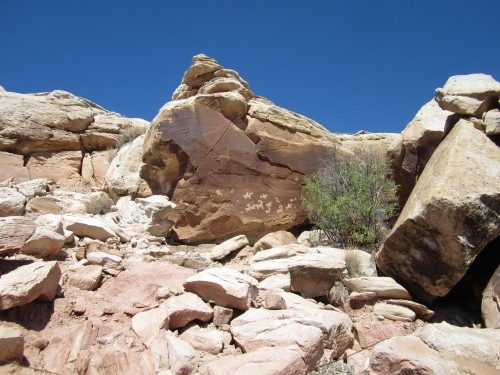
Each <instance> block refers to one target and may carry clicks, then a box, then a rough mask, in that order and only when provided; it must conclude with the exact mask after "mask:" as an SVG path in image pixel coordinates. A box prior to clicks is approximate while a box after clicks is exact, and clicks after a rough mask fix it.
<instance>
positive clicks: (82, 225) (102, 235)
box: [64, 215, 117, 241]
mask: <svg viewBox="0 0 500 375" xmlns="http://www.w3.org/2000/svg"><path fill="white" fill-rule="evenodd" d="M64 228H65V229H66V230H69V231H71V232H73V233H74V234H75V236H78V237H89V238H94V239H96V240H100V241H106V240H107V239H108V238H112V237H117V235H116V233H115V232H114V231H112V230H111V229H110V228H109V227H108V225H107V224H106V223H105V222H104V221H103V220H101V219H99V218H97V217H89V216H83V215H64Z"/></svg>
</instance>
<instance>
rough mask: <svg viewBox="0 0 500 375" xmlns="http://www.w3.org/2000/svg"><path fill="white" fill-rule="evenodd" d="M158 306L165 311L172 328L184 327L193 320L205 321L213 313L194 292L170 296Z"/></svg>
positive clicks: (210, 317)
mask: <svg viewBox="0 0 500 375" xmlns="http://www.w3.org/2000/svg"><path fill="white" fill-rule="evenodd" d="M160 308H161V309H163V310H164V311H165V312H166V313H167V316H168V317H169V320H170V323H169V327H170V329H172V330H174V329H177V328H181V327H184V326H186V324H188V323H189V322H191V321H193V320H201V321H203V322H207V321H209V320H210V319H212V317H213V315H214V312H213V310H212V308H211V307H210V306H208V305H207V304H206V303H205V302H203V300H202V299H201V298H200V297H198V296H197V295H196V294H194V293H185V294H181V295H180V296H174V297H170V298H169V299H167V300H166V301H165V302H163V303H162V304H161V305H160Z"/></svg>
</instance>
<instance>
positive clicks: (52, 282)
mask: <svg viewBox="0 0 500 375" xmlns="http://www.w3.org/2000/svg"><path fill="white" fill-rule="evenodd" d="M60 278H61V269H60V268H59V265H58V264H57V262H34V263H31V264H28V265H25V266H21V267H18V268H16V269H15V270H13V271H10V272H9V273H7V274H5V275H2V277H1V278H0V310H7V309H10V308H12V307H16V306H22V305H26V304H27V303H30V302H32V301H34V300H40V301H52V300H53V299H54V298H55V296H56V293H57V288H58V286H59V279H60Z"/></svg>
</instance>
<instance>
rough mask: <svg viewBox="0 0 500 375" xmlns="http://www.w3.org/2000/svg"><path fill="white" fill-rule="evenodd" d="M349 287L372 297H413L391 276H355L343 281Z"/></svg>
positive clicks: (353, 290)
mask: <svg viewBox="0 0 500 375" xmlns="http://www.w3.org/2000/svg"><path fill="white" fill-rule="evenodd" d="M343 283H344V285H345V286H346V288H347V289H349V290H350V291H352V292H355V293H361V294H364V293H366V294H367V295H368V296H369V297H370V298H367V299H371V298H401V299H411V296H410V293H408V291H407V290H406V289H405V288H404V287H403V286H401V285H399V284H398V283H397V282H396V281H394V279H393V278H391V277H353V278H350V279H345V280H344V281H343Z"/></svg>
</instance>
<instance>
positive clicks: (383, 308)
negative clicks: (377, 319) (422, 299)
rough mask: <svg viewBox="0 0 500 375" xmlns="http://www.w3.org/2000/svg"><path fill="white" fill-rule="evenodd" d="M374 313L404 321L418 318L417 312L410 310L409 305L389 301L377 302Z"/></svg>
mask: <svg viewBox="0 0 500 375" xmlns="http://www.w3.org/2000/svg"><path fill="white" fill-rule="evenodd" d="M373 313H374V314H375V315H377V316H382V317H384V318H386V319H390V320H398V321H403V322H413V321H414V320H415V319H416V314H415V312H413V311H412V310H410V309H409V308H408V307H404V306H399V305H393V304H388V303H377V304H375V306H374V307H373Z"/></svg>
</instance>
